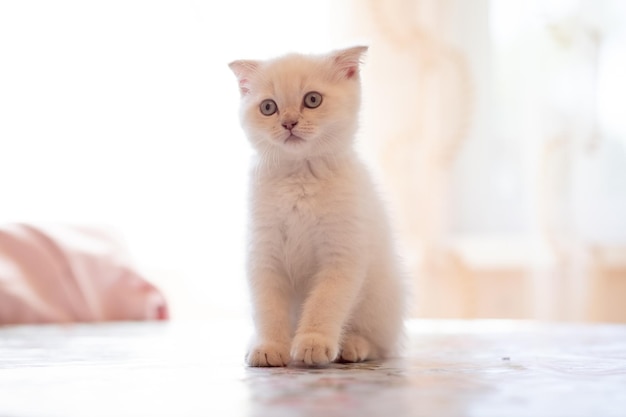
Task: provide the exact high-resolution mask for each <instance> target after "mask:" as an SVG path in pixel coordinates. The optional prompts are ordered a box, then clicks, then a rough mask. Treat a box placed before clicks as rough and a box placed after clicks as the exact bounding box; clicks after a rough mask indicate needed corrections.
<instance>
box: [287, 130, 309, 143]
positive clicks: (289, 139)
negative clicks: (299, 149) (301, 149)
mask: <svg viewBox="0 0 626 417" xmlns="http://www.w3.org/2000/svg"><path fill="white" fill-rule="evenodd" d="M302 142H306V141H305V140H304V139H302V138H301V137H300V136H296V135H294V134H293V133H292V134H291V135H289V136H287V139H285V143H289V144H299V143H302Z"/></svg>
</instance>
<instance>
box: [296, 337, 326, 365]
mask: <svg viewBox="0 0 626 417" xmlns="http://www.w3.org/2000/svg"><path fill="white" fill-rule="evenodd" d="M291 357H292V359H293V360H294V361H295V362H300V363H302V362H303V363H305V364H306V365H309V366H319V365H328V364H329V363H330V362H332V361H333V360H335V358H336V357H337V343H336V341H334V340H331V339H330V338H328V337H326V336H324V335H322V334H319V333H304V334H301V335H298V336H296V337H295V339H294V341H293V345H292V348H291Z"/></svg>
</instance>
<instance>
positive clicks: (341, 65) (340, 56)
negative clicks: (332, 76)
mask: <svg viewBox="0 0 626 417" xmlns="http://www.w3.org/2000/svg"><path fill="white" fill-rule="evenodd" d="M366 51H367V46H355V47H352V48H348V49H341V50H339V51H335V52H333V53H332V54H331V57H332V60H333V66H334V67H335V69H336V70H337V71H338V72H339V75H340V76H341V77H342V78H347V79H353V78H358V77H359V65H360V64H361V57H362V56H363V54H364V53H365V52H366Z"/></svg>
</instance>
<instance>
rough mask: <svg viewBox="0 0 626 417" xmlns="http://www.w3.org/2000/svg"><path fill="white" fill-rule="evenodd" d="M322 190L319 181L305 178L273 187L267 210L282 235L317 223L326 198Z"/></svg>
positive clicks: (283, 182) (291, 179) (294, 179)
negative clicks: (273, 217) (272, 214)
mask: <svg viewBox="0 0 626 417" xmlns="http://www.w3.org/2000/svg"><path fill="white" fill-rule="evenodd" d="M322 189H323V184H321V182H320V181H317V180H310V179H307V178H287V179H285V180H283V181H281V182H280V183H278V184H276V185H275V187H273V190H272V193H271V194H272V196H271V197H270V198H271V202H270V204H269V207H268V208H269V209H270V210H272V211H273V212H274V213H275V221H276V223H278V224H279V225H280V227H281V229H282V231H283V233H288V232H289V231H293V232H297V231H303V230H302V229H307V228H309V227H312V226H314V225H315V224H316V223H317V222H318V220H319V218H320V216H322V215H323V212H324V206H325V204H327V201H324V200H327V197H328V195H326V196H325V195H324V194H323V192H322ZM327 191H328V190H327Z"/></svg>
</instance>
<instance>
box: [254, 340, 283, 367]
mask: <svg viewBox="0 0 626 417" xmlns="http://www.w3.org/2000/svg"><path fill="white" fill-rule="evenodd" d="M246 362H247V363H248V365H250V366H287V364H288V363H289V346H287V345H282V344H280V343H273V342H270V343H260V344H258V345H255V346H253V347H252V349H250V351H249V352H248V354H247V355H246Z"/></svg>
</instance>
